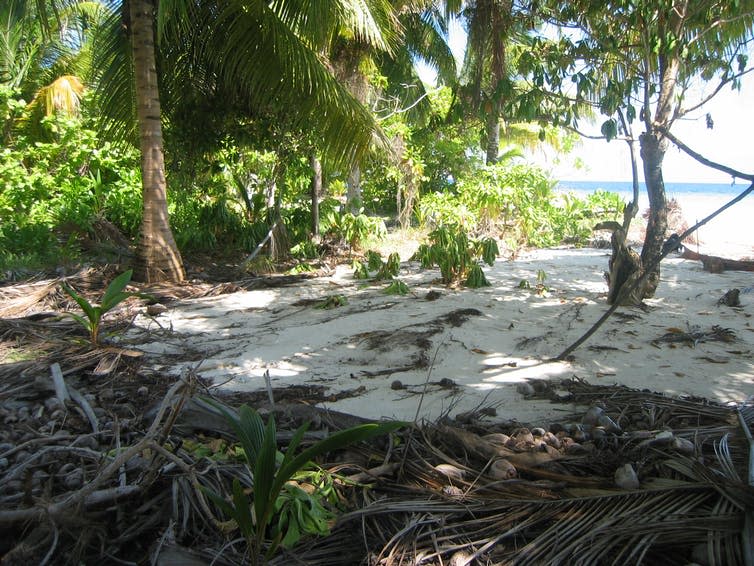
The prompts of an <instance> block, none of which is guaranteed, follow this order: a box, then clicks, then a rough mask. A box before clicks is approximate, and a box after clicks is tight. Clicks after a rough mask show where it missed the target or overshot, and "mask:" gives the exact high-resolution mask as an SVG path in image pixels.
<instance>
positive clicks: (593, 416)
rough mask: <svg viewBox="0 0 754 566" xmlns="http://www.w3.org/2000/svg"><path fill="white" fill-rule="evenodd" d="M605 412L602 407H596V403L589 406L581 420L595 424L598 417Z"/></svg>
mask: <svg viewBox="0 0 754 566" xmlns="http://www.w3.org/2000/svg"><path fill="white" fill-rule="evenodd" d="M604 414H605V410H604V409H603V408H602V407H597V406H596V405H595V406H594V407H591V408H590V409H589V410H588V411H587V412H586V413H585V414H584V417H583V418H582V419H581V422H582V423H584V424H588V425H592V426H595V425H596V424H598V423H597V421H598V420H599V418H600V417H601V416H602V415H604Z"/></svg>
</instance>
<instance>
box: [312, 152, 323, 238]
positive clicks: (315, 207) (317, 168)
mask: <svg viewBox="0 0 754 566" xmlns="http://www.w3.org/2000/svg"><path fill="white" fill-rule="evenodd" d="M309 165H310V166H311V168H312V236H314V238H315V239H316V238H319V197H320V195H321V194H322V163H321V162H320V160H319V158H318V157H317V155H316V154H315V153H312V154H311V155H310V156H309Z"/></svg>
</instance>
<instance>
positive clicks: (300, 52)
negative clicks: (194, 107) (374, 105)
mask: <svg viewBox="0 0 754 566" xmlns="http://www.w3.org/2000/svg"><path fill="white" fill-rule="evenodd" d="M213 27H215V29H216V32H215V34H214V37H213V38H212V48H211V49H207V54H208V55H209V56H211V57H213V58H214V60H215V62H216V64H215V67H216V68H217V69H218V70H219V72H220V73H221V74H220V77H219V78H220V80H221V81H223V82H224V83H225V84H228V85H237V88H238V89H239V90H240V91H242V92H244V93H245V94H246V95H247V97H248V100H249V101H250V103H251V104H253V105H256V106H257V107H267V106H268V105H270V104H273V103H274V105H275V107H276V108H281V109H282V108H287V109H288V111H287V114H288V116H287V118H288V119H289V120H290V121H292V122H294V123H296V124H299V125H304V124H307V125H308V126H309V127H312V128H313V129H314V131H317V132H319V134H320V135H321V136H322V139H323V149H324V150H325V151H326V152H327V155H328V156H329V157H330V159H333V160H337V161H341V162H350V161H352V160H353V159H354V158H355V157H356V156H357V155H359V154H362V153H363V152H364V151H366V150H367V148H368V147H369V144H370V143H371V142H372V135H373V133H374V132H376V131H377V127H376V124H375V123H374V120H373V118H372V116H371V115H370V113H369V112H368V111H367V109H366V108H364V107H363V106H362V105H361V104H359V103H358V102H357V101H356V100H355V99H354V98H353V97H352V96H351V95H350V94H349V93H348V92H347V91H346V89H345V88H344V87H343V86H342V85H341V84H340V83H339V82H337V81H336V80H335V79H334V77H333V76H332V75H331V74H330V72H329V71H328V69H327V68H326V67H325V65H324V64H323V62H322V61H321V60H320V58H319V56H318V55H317V54H316V53H315V52H314V51H313V50H312V49H311V48H310V47H309V46H307V45H306V43H305V42H304V41H302V40H301V38H299V37H298V36H297V35H296V34H295V33H294V32H293V31H292V30H291V28H290V27H288V26H287V25H285V24H284V23H283V22H282V21H281V20H280V18H279V17H278V15H277V14H276V13H275V12H273V11H272V10H271V9H270V8H269V7H268V6H266V5H265V4H264V3H255V4H254V5H253V6H251V7H248V6H245V5H243V4H242V3H238V2H229V3H228V4H227V5H226V6H225V8H224V9H223V10H222V11H221V13H220V14H219V16H218V19H217V22H216V24H215V26H213Z"/></svg>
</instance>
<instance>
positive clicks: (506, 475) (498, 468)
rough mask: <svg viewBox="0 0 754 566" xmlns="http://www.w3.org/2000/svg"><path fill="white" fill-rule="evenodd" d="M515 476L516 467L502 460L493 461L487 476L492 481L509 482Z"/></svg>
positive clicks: (516, 473)
mask: <svg viewBox="0 0 754 566" xmlns="http://www.w3.org/2000/svg"><path fill="white" fill-rule="evenodd" d="M517 475H518V472H517V471H516V467H515V466H514V465H513V464H511V463H510V462H509V461H508V460H505V459H504V458H501V459H500V460H495V461H494V462H492V465H491V466H490V470H489V476H490V477H491V478H492V479H493V480H510V479H513V478H515V477H516V476H517Z"/></svg>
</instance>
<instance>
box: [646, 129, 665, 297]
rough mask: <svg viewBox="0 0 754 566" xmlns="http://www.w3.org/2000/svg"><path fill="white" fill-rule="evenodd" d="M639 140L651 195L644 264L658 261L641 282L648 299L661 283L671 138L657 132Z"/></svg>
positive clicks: (648, 192) (647, 133)
mask: <svg viewBox="0 0 754 566" xmlns="http://www.w3.org/2000/svg"><path fill="white" fill-rule="evenodd" d="M639 141H640V143H641V159H642V162H643V164H644V182H645V183H646V185H647V195H648V197H649V218H648V219H647V234H646V236H645V237H644V246H643V247H642V250H641V263H642V265H643V266H644V268H645V269H646V268H647V267H648V266H650V264H652V263H656V265H655V266H654V268H652V270H651V271H650V272H649V274H648V275H647V277H646V279H645V280H644V284H643V285H642V293H641V294H642V297H643V298H645V299H647V298H651V297H653V296H654V294H655V291H656V290H657V286H658V285H659V284H660V264H659V262H658V261H657V260H658V259H659V258H660V256H661V254H662V246H663V244H664V243H665V232H666V231H667V228H668V210H667V198H666V197H665V181H664V180H663V178H662V160H663V159H664V158H665V151H666V150H667V146H668V141H667V139H666V138H665V137H664V136H661V135H660V134H659V133H657V132H646V133H644V134H642V135H641V137H640V138H639Z"/></svg>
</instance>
